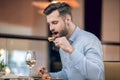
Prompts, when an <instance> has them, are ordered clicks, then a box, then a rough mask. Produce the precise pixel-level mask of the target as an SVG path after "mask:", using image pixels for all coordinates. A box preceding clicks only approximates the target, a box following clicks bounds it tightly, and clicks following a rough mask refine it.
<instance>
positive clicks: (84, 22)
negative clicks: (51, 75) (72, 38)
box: [0, 0, 120, 80]
mask: <svg viewBox="0 0 120 80" xmlns="http://www.w3.org/2000/svg"><path fill="white" fill-rule="evenodd" d="M52 1H54V0H0V55H1V54H2V56H0V60H4V63H5V64H7V66H8V67H9V68H10V71H11V72H12V73H14V74H16V75H19V76H27V75H28V74H29V69H28V67H27V65H26V63H25V54H26V51H27V50H32V51H35V53H36V55H37V56H36V64H35V66H34V67H33V68H32V73H31V75H36V72H35V70H36V69H37V68H38V67H39V66H41V65H45V66H47V68H48V70H49V71H51V72H55V71H59V70H61V66H62V65H61V61H60V56H59V53H58V51H57V50H56V49H55V48H54V47H52V45H53V44H52V43H49V42H48V40H47V38H48V37H49V36H50V31H49V28H48V25H47V23H46V18H45V16H44V14H43V13H42V11H43V10H44V8H45V7H46V5H48V4H49V3H51V2H52ZM58 1H62V0H58ZM63 1H66V2H68V3H69V4H70V5H71V6H72V14H73V21H74V22H75V24H76V25H78V26H80V28H81V29H84V30H86V31H89V32H92V33H94V34H95V35H96V36H97V37H98V38H99V39H100V40H101V42H102V45H103V52H104V54H103V61H104V67H105V80H120V0H63Z"/></svg>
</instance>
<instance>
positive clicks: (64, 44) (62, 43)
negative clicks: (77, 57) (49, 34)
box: [53, 37, 74, 54]
mask: <svg viewBox="0 0 120 80" xmlns="http://www.w3.org/2000/svg"><path fill="white" fill-rule="evenodd" d="M53 42H54V43H55V46H57V47H60V48H62V49H63V50H64V51H65V52H67V53H69V54H71V53H72V52H73V51H74V48H73V47H72V46H71V45H70V43H69V42H68V40H67V39H66V37H60V38H56V39H55V40H54V41H53Z"/></svg>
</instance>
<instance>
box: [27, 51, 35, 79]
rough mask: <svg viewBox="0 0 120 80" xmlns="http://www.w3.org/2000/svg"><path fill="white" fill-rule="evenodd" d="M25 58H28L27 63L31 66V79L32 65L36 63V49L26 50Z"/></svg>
mask: <svg viewBox="0 0 120 80" xmlns="http://www.w3.org/2000/svg"><path fill="white" fill-rule="evenodd" d="M25 60H26V64H27V65H28V67H29V70H30V73H29V80H31V78H30V77H31V76H30V74H31V69H32V67H34V65H35V63H36V54H35V52H34V51H30V50H29V51H27V52H26V57H25Z"/></svg>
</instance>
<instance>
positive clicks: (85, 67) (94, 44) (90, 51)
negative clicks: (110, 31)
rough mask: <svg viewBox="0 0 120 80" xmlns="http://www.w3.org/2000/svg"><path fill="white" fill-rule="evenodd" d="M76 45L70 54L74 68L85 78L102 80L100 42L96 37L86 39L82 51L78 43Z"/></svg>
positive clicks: (102, 69) (102, 68)
mask: <svg viewBox="0 0 120 80" xmlns="http://www.w3.org/2000/svg"><path fill="white" fill-rule="evenodd" d="M77 45H78V46H75V50H74V51H73V53H72V54H70V59H71V61H72V63H73V64H72V65H73V66H74V68H75V69H76V70H78V71H79V72H80V73H81V74H82V75H83V76H84V77H85V78H86V79H89V80H104V67H103V60H102V54H103V53H102V46H101V43H100V42H99V41H98V40H96V39H94V40H92V41H88V42H87V44H86V45H85V46H84V48H83V50H82V51H80V49H79V48H80V47H79V45H80V44H77Z"/></svg>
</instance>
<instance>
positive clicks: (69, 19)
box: [65, 15, 71, 23]
mask: <svg viewBox="0 0 120 80" xmlns="http://www.w3.org/2000/svg"><path fill="white" fill-rule="evenodd" d="M65 22H66V23H69V22H71V16H70V15H66V19H65Z"/></svg>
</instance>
